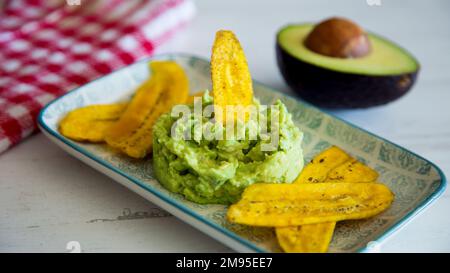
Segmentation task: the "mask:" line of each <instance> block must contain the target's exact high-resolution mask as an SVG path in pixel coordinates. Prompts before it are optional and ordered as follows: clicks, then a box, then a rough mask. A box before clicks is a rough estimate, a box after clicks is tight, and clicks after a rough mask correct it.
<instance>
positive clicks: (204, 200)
mask: <svg viewBox="0 0 450 273" xmlns="http://www.w3.org/2000/svg"><path fill="white" fill-rule="evenodd" d="M210 104H212V97H211V96H210V95H209V93H208V92H206V93H205V95H204V96H203V106H206V105H210ZM275 105H276V106H278V107H279V109H280V128H279V131H278V132H279V143H278V149H277V150H275V151H271V152H269V151H263V150H262V149H261V145H262V144H263V143H265V142H267V141H266V140H262V139H260V138H259V137H258V139H257V140H249V139H247V137H248V133H249V130H256V129H255V128H257V127H258V126H259V125H258V124H256V123H253V124H250V121H249V122H247V129H246V138H245V139H243V140H206V139H204V138H198V139H195V135H194V139H192V140H185V139H182V138H176V137H173V136H172V135H171V131H172V129H173V128H176V129H175V131H177V132H185V130H186V129H188V131H192V130H194V127H193V126H195V124H198V121H195V119H194V116H193V114H189V115H188V116H187V120H186V121H185V120H182V122H177V121H178V120H179V118H175V117H172V116H171V115H170V113H166V114H164V115H162V116H161V117H160V118H159V119H158V120H157V122H156V124H155V126H154V128H153V171H154V174H155V176H156V178H157V179H158V181H159V182H160V183H161V184H162V185H163V186H164V187H165V188H167V189H168V190H169V191H171V192H175V193H179V194H181V195H183V196H184V197H185V198H186V199H188V200H190V201H193V202H195V203H200V204H212V203H215V204H230V203H234V202H236V201H237V200H239V198H240V196H241V193H242V191H243V190H244V189H245V188H246V187H247V186H249V185H251V184H253V183H260V182H268V183H290V182H292V181H293V180H295V178H296V177H297V175H298V174H299V172H300V171H301V169H302V168H303V150H302V148H301V142H302V139H303V133H302V132H301V131H300V130H299V129H298V128H297V126H295V124H294V123H293V121H292V117H291V115H290V114H289V113H288V112H287V109H286V107H285V106H284V104H282V103H281V101H277V102H276V103H275ZM191 107H192V106H191ZM176 122H177V123H176ZM258 122H259V121H258ZM175 123H176V124H178V126H179V127H173V126H174V124H175ZM203 125H204V126H205V128H206V127H209V126H210V125H213V124H212V123H211V121H209V120H208V119H204V120H203ZM217 126H219V127H220V128H222V127H221V126H222V125H217ZM219 127H215V128H217V129H220V128H219ZM252 128H253V129H252ZM222 129H223V128H222Z"/></svg>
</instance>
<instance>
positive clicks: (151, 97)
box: [106, 61, 189, 158]
mask: <svg viewBox="0 0 450 273" xmlns="http://www.w3.org/2000/svg"><path fill="white" fill-rule="evenodd" d="M150 68H151V70H152V77H151V78H150V79H148V80H147V81H145V82H144V83H143V84H142V85H141V86H140V87H139V88H138V90H137V91H136V94H135V95H134V97H133V98H132V100H131V102H130V103H129V105H128V107H127V109H126V110H125V112H124V113H123V115H122V116H121V117H120V119H119V120H118V121H117V122H116V123H114V124H113V125H112V126H111V127H110V128H109V129H108V130H107V132H106V142H107V143H108V144H109V145H111V146H112V147H115V148H117V149H119V150H121V151H122V152H124V153H125V154H127V155H129V156H131V157H134V158H143V157H145V156H146V155H147V154H148V153H150V152H151V147H152V141H153V137H152V130H153V129H152V127H153V124H154V123H155V121H156V120H157V119H158V117H159V116H160V115H161V114H163V113H165V112H168V111H169V110H170V109H171V108H172V107H173V106H174V105H176V104H182V103H185V102H186V100H187V98H188V94H189V84H188V79H187V76H186V74H185V73H184V71H183V69H182V68H181V67H180V66H179V65H178V64H177V63H175V62H172V61H155V62H151V63H150Z"/></svg>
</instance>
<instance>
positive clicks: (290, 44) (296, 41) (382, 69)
mask: <svg viewBox="0 0 450 273" xmlns="http://www.w3.org/2000/svg"><path fill="white" fill-rule="evenodd" d="M313 28H314V25H313V24H300V25H289V26H286V27H284V28H282V29H281V30H280V31H279V32H278V34H277V42H276V55H277V62H278V67H279V69H280V71H281V73H282V75H283V77H284V79H285V81H286V82H287V84H288V85H289V86H290V87H291V88H292V89H293V90H295V91H296V92H297V93H298V94H299V95H300V96H301V97H302V98H304V99H305V100H307V101H309V102H311V103H313V104H316V105H318V106H323V107H327V108H366V107H370V106H375V105H381V104H385V103H388V102H391V101H393V100H395V99H397V98H399V97H401V96H403V95H404V94H405V93H407V92H408V90H409V89H410V88H411V87H412V86H413V84H414V82H415V81H416V78H417V74H418V71H419V63H418V62H417V61H416V59H415V58H414V57H413V56H412V55H411V54H410V53H408V52H407V51H406V50H404V49H403V48H401V47H399V46H397V45H395V44H394V43H392V42H390V41H388V40H386V39H384V38H382V37H380V36H377V35H375V34H372V33H368V38H369V40H370V42H371V52H370V53H369V54H368V55H366V56H364V57H361V58H351V59H343V58H335V57H329V56H325V55H321V54H318V53H315V52H313V51H311V50H310V49H308V48H307V47H306V46H305V45H304V41H305V39H306V37H307V36H308V34H309V33H310V32H311V31H312V29H313Z"/></svg>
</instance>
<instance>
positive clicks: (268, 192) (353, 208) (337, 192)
mask: <svg viewBox="0 0 450 273" xmlns="http://www.w3.org/2000/svg"><path fill="white" fill-rule="evenodd" d="M393 199H394V195H393V193H392V192H391V191H390V190H389V188H388V187H386V186H385V185H383V184H380V183H304V184H266V183H258V184H253V185H251V186H249V187H247V188H246V189H245V191H244V193H243V194H242V199H241V200H240V201H239V202H238V203H236V204H234V205H231V206H230V208H229V210H228V212H227V218H228V220H229V221H230V222H233V223H238V224H245V225H252V226H266V227H288V226H300V225H307V224H318V223H325V222H337V221H342V220H353V219H363V218H369V217H371V216H374V215H377V214H379V213H380V212H382V211H384V210H386V209H387V208H388V207H389V206H390V205H391V203H392V201H393Z"/></svg>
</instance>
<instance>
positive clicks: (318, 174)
mask: <svg viewBox="0 0 450 273" xmlns="http://www.w3.org/2000/svg"><path fill="white" fill-rule="evenodd" d="M349 159H351V157H350V156H349V155H348V154H347V153H346V152H344V151H343V150H341V149H340V148H338V147H336V146H331V147H330V148H328V149H326V150H325V151H323V152H321V153H320V154H318V155H317V156H316V157H314V159H313V160H311V162H310V163H309V164H308V165H306V166H305V168H304V169H303V170H302V172H301V173H300V175H299V176H298V177H297V179H296V180H295V181H294V183H308V182H310V183H318V182H323V181H325V179H327V175H328V172H329V171H330V170H332V169H334V168H335V167H337V166H339V165H341V164H342V163H344V162H346V161H347V160H349Z"/></svg>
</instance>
